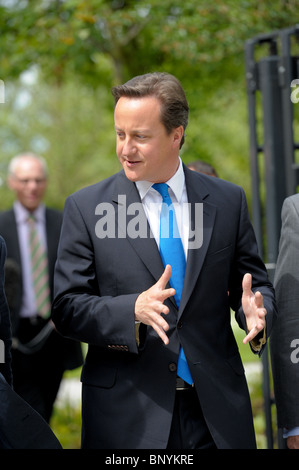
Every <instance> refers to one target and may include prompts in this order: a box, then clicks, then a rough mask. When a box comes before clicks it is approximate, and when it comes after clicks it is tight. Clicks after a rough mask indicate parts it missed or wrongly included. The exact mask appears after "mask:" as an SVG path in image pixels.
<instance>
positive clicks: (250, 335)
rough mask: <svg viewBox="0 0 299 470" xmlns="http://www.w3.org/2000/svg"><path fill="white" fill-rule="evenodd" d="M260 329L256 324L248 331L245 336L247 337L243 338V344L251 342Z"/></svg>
mask: <svg viewBox="0 0 299 470" xmlns="http://www.w3.org/2000/svg"><path fill="white" fill-rule="evenodd" d="M259 331H260V330H258V329H257V327H256V326H254V327H253V328H252V329H251V330H250V331H249V333H248V335H247V336H245V338H244V339H243V344H247V343H249V342H250V341H252V340H253V338H255V337H256V335H257V334H258V333H259Z"/></svg>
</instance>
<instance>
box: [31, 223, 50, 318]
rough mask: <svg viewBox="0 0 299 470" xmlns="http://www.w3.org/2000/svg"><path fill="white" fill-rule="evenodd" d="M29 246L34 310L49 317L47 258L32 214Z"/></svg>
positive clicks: (42, 315) (44, 316)
mask: <svg viewBox="0 0 299 470" xmlns="http://www.w3.org/2000/svg"><path fill="white" fill-rule="evenodd" d="M28 223H29V246H30V257H31V268H32V281H33V286H34V292H35V300H36V310H37V313H38V314H39V315H40V316H41V317H43V318H49V316H50V313H51V302H50V289H49V274H48V259H47V255H46V250H45V248H44V246H43V244H42V243H41V241H40V238H39V235H38V231H37V228H36V223H35V220H34V217H33V216H30V217H29V218H28Z"/></svg>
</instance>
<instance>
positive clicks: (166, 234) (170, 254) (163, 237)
mask: <svg viewBox="0 0 299 470" xmlns="http://www.w3.org/2000/svg"><path fill="white" fill-rule="evenodd" d="M153 188H154V189H155V190H156V191H158V192H159V193H160V194H161V196H162V208H161V215H160V254H161V258H162V261H163V264H164V266H166V265H167V264H170V265H171V268H172V274H171V278H170V281H169V282H170V285H171V287H173V288H174V289H175V290H176V294H175V296H174V298H175V301H176V304H177V306H178V308H179V306H180V301H181V295H182V290H183V284H184V278H185V270H186V259H185V253H184V248H183V244H182V240H181V237H180V234H179V230H178V226H177V221H176V216H175V211H174V207H173V204H172V201H171V198H170V196H169V194H168V185H167V184H166V183H156V184H153ZM177 375H178V376H179V377H181V378H182V379H183V380H185V382H188V383H189V384H192V383H193V380H192V376H191V373H190V370H189V367H188V364H187V360H186V357H185V354H184V351H183V349H182V347H180V352H179V361H178V370H177Z"/></svg>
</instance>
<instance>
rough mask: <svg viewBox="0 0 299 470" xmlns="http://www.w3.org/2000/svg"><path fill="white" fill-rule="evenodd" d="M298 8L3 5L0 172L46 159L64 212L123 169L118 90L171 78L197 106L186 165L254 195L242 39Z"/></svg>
mask: <svg viewBox="0 0 299 470" xmlns="http://www.w3.org/2000/svg"><path fill="white" fill-rule="evenodd" d="M297 10H298V2H297V1H295V0H284V1H283V0H273V1H270V0H263V1H259V0H246V1H245V0H240V1H237V0H227V1H220V0H214V1H213V2H211V1H208V0H200V1H199V0H185V1H184V2H182V1H181V0H163V2H161V1H160V0H159V1H158V0H137V1H133V0H30V1H29V0H0V27H1V36H0V78H1V79H2V80H3V81H4V82H5V92H6V100H5V104H1V105H0V151H1V161H0V175H1V176H2V178H3V179H4V177H5V170H6V165H7V162H8V160H9V159H10V157H11V156H13V155H14V154H15V153H18V152H20V151H22V150H33V151H37V152H40V153H42V154H43V155H44V156H45V157H46V159H47V161H48V163H49V166H50V174H51V180H50V181H51V184H50V188H49V196H48V198H49V201H50V202H51V203H52V204H54V205H55V206H63V202H64V199H65V197H66V196H67V194H69V193H70V192H73V191H75V190H76V189H78V188H80V187H81V186H84V185H86V184H91V183H93V182H94V181H96V180H99V179H102V178H104V177H106V176H109V175H110V174H111V173H113V172H115V171H117V170H118V168H119V167H118V164H117V161H116V157H115V144H114V131H113V102H112V97H111V94H110V88H111V86H113V85H114V84H116V83H120V82H123V81H125V80H127V79H129V78H130V77H132V76H134V75H136V74H141V73H145V72H149V71H153V70H160V71H162V70H163V71H168V72H170V73H174V74H175V75H176V76H177V77H178V78H179V79H180V80H181V81H182V84H183V86H184V88H185V89H186V92H187V97H188V101H189V103H190V120H189V126H188V129H187V139H186V143H185V145H184V147H183V150H182V158H183V160H184V161H185V162H186V163H188V161H192V160H195V159H197V158H201V159H203V160H207V161H209V162H210V163H212V164H213V165H214V166H215V167H216V168H217V170H218V172H219V174H220V176H221V177H223V178H225V179H229V180H231V181H233V182H236V183H238V184H242V185H243V186H244V188H245V190H246V192H247V195H248V196H249V199H250V194H249V193H250V174H249V160H248V159H249V148H248V124H247V103H246V82H245V72H244V42H245V40H247V39H250V38H252V37H254V36H256V35H257V34H261V33H265V32H269V31H273V30H276V29H281V28H284V27H289V26H290V25H292V24H295V23H296V17H297V15H298V14H297ZM28 70H29V71H31V75H33V72H36V79H35V81H34V82H33V83H32V84H30V85H28V83H24V79H23V78H24V72H26V71H28ZM0 193H1V194H0V195H1V200H2V205H3V206H6V205H7V204H8V203H9V202H10V201H11V195H9V194H8V192H7V190H6V188H5V185H3V186H2V188H1V189H0Z"/></svg>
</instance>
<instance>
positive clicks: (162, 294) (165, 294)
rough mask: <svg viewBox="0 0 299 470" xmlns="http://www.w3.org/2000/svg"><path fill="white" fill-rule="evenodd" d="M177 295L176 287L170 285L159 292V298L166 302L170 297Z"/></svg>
mask: <svg viewBox="0 0 299 470" xmlns="http://www.w3.org/2000/svg"><path fill="white" fill-rule="evenodd" d="M174 295H175V289H173V288H172V287H170V288H169V289H164V290H162V291H161V292H160V294H159V300H161V302H164V300H166V299H168V298H169V297H173V296H174Z"/></svg>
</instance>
